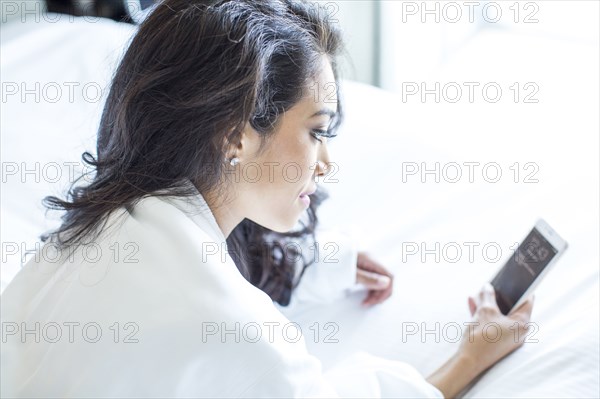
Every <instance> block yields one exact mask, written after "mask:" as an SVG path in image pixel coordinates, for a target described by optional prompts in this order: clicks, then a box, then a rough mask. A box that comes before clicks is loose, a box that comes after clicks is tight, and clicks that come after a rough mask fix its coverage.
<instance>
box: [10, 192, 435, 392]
mask: <svg viewBox="0 0 600 399" xmlns="http://www.w3.org/2000/svg"><path fill="white" fill-rule="evenodd" d="M353 251H354V252H353ZM345 253H346V255H344V256H346V261H345V262H339V263H337V264H326V265H325V264H321V263H319V262H317V263H315V264H313V265H312V266H310V267H309V268H308V269H307V271H306V273H305V276H304V279H303V283H302V284H301V285H300V286H299V288H298V290H297V291H295V292H294V294H293V297H292V305H294V304H295V305H297V304H298V303H299V301H300V302H301V301H310V300H320V299H324V298H329V299H331V298H332V297H335V296H339V295H340V293H341V292H343V290H344V288H348V287H349V286H351V285H353V284H354V280H355V272H356V264H355V263H356V252H355V250H353V249H346V252H345ZM325 266H326V267H325ZM1 310H2V313H1V318H2V360H1V361H2V364H1V366H2V368H1V373H2V374H1V377H2V384H1V385H2V388H1V393H2V396H3V397H6V396H18V397H211V398H218V397H253V398H260V397H347V396H361V397H365V396H368V397H381V396H393V397H403V396H404V397H442V395H441V393H440V391H439V390H437V389H436V388H435V387H434V386H432V385H430V384H429V383H428V382H427V381H426V380H425V379H424V378H423V376H422V375H420V374H419V373H418V372H417V371H416V370H415V369H414V368H412V367H411V366H409V365H407V364H404V363H401V362H397V361H391V360H386V359H381V358H378V357H375V356H371V355H369V354H366V353H364V352H358V353H357V354H356V355H355V356H352V357H350V358H349V359H348V360H346V361H345V362H343V363H341V364H339V365H338V366H337V367H335V368H333V369H331V370H327V372H324V371H323V370H322V366H321V363H320V361H319V360H318V359H317V358H316V357H315V356H312V355H311V354H309V353H308V352H307V349H306V345H305V340H304V337H303V336H302V335H300V334H298V333H299V330H298V329H297V328H296V325H295V324H293V323H291V322H290V320H288V319H286V317H285V316H284V315H283V314H282V313H281V312H280V311H279V310H278V306H277V305H276V304H274V303H273V302H272V301H271V299H270V298H269V296H268V295H267V294H265V293H264V292H263V291H261V290H259V289H258V288H256V287H254V286H253V285H251V284H250V283H249V282H247V281H246V280H245V279H244V278H243V277H242V275H241V274H240V273H239V271H238V269H237V268H236V266H235V264H234V262H233V260H232V258H231V257H230V255H229V254H228V253H227V247H226V242H225V237H224V236H223V233H222V232H221V230H220V229H219V226H218V225H217V223H216V220H215V219H214V216H213V214H212V213H211V211H210V209H209V208H208V206H207V204H206V202H205V201H204V199H203V197H202V196H201V195H200V194H199V193H198V195H197V196H195V197H194V198H191V199H181V198H175V197H167V198H164V197H157V196H149V197H146V198H144V199H142V200H141V201H140V202H139V203H138V204H137V205H136V206H135V208H134V210H133V212H131V213H129V212H127V211H125V210H124V209H122V210H120V211H119V212H117V213H115V214H113V215H112V216H111V217H110V218H109V222H108V224H107V228H105V229H104V233H103V234H102V235H101V236H100V237H99V238H98V239H97V240H96V241H95V242H94V243H90V244H88V245H85V246H82V247H80V248H79V249H78V250H77V251H76V252H75V253H74V254H71V255H69V254H67V253H59V252H58V251H56V247H55V246H53V245H52V244H46V245H45V246H44V247H42V250H41V251H39V252H38V253H37V254H36V256H35V257H32V259H31V260H30V261H29V262H28V263H27V264H26V266H25V267H24V268H23V269H22V270H21V271H20V272H19V273H18V275H17V276H16V277H15V279H14V280H13V281H12V282H11V283H10V284H9V286H8V287H7V288H6V290H5V292H4V293H3V295H2V297H1Z"/></svg>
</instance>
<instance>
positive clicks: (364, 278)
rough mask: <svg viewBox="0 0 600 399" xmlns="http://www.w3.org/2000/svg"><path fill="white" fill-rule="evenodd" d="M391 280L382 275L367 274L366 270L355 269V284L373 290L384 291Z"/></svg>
mask: <svg viewBox="0 0 600 399" xmlns="http://www.w3.org/2000/svg"><path fill="white" fill-rule="evenodd" d="M391 281H392V280H391V279H390V278H389V277H388V276H385V275H383V274H379V273H373V272H368V271H366V270H362V269H357V271H356V282H357V283H359V284H362V285H364V286H365V287H367V288H369V289H373V290H383V289H386V288H387V287H388V286H389V285H390V282H391Z"/></svg>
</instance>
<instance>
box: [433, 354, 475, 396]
mask: <svg viewBox="0 0 600 399" xmlns="http://www.w3.org/2000/svg"><path fill="white" fill-rule="evenodd" d="M479 374H480V371H479V370H478V366H477V361H476V360H475V359H471V358H469V357H468V356H466V355H464V354H461V353H456V354H455V355H454V356H452V357H451V358H450V359H448V361H447V362H446V363H444V364H443V365H442V366H441V367H440V368H439V369H437V370H436V371H435V372H434V373H433V374H431V375H430V376H429V377H427V381H428V382H429V383H430V384H431V385H433V386H435V387H436V388H437V389H439V390H440V391H441V392H442V394H443V395H444V398H454V397H455V396H456V395H457V394H458V393H459V392H460V391H462V390H463V389H464V388H465V387H466V386H467V385H468V384H469V383H470V382H471V381H473V380H474V379H475V378H476V377H477V376H478V375H479Z"/></svg>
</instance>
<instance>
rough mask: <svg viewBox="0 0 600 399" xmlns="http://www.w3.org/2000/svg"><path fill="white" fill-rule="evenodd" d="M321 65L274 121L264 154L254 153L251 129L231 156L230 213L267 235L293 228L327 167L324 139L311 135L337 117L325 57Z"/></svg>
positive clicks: (255, 139)
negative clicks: (232, 199)
mask: <svg viewBox="0 0 600 399" xmlns="http://www.w3.org/2000/svg"><path fill="white" fill-rule="evenodd" d="M322 62H323V67H322V69H321V73H320V74H319V75H318V78H317V81H316V82H315V84H314V85H313V86H311V87H310V89H309V90H307V92H306V95H305V96H304V98H303V99H302V100H301V101H299V102H298V103H297V104H296V105H295V106H294V107H292V108H291V109H290V110H288V112H286V113H284V114H283V115H282V116H281V117H280V124H279V128H278V129H277V131H276V132H275V133H274V134H273V135H272V136H271V137H270V139H269V142H268V144H267V147H266V149H264V152H263V153H261V154H260V155H258V154H257V150H258V148H259V145H260V138H259V136H258V134H257V133H256V131H254V130H253V129H251V128H248V129H247V130H246V131H245V132H244V134H243V137H242V140H241V143H240V146H239V147H238V149H237V152H236V156H238V157H239V158H240V163H239V164H238V165H237V166H236V167H235V168H236V171H235V174H233V175H232V176H230V177H233V178H234V181H235V180H237V181H235V184H234V186H235V192H236V195H235V197H236V200H235V201H236V202H237V207H236V208H237V209H240V210H241V212H242V215H240V216H243V217H245V218H248V219H250V220H252V221H253V222H255V223H258V224H260V225H261V226H264V227H266V228H268V229H271V230H273V231H277V232H287V231H290V230H292V229H293V228H294V226H295V225H296V223H297V222H298V219H299V217H300V216H301V215H302V214H303V212H305V210H306V209H307V208H308V205H309V203H310V199H309V197H308V195H304V194H306V193H309V194H312V193H313V192H314V191H315V190H316V187H317V184H316V182H315V179H316V177H317V176H323V175H324V174H325V172H326V170H324V168H326V167H327V166H328V164H329V162H330V161H329V155H328V153H327V138H326V137H320V136H319V135H318V133H314V131H315V130H324V131H327V129H328V127H329V125H330V123H331V119H332V116H333V115H334V114H335V113H336V112H337V93H336V90H335V87H336V86H335V78H334V75H333V71H332V69H331V65H330V63H329V61H328V59H327V58H326V57H325V56H324V57H323V59H322ZM315 136H316V137H317V138H315ZM319 140H321V141H319ZM240 221H241V220H240Z"/></svg>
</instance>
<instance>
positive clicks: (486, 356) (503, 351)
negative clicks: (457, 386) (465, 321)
mask: <svg viewBox="0 0 600 399" xmlns="http://www.w3.org/2000/svg"><path fill="white" fill-rule="evenodd" d="M468 302H469V310H470V311H471V316H473V317H474V319H473V322H474V323H478V324H477V325H473V326H472V327H469V328H468V329H467V331H465V334H464V336H463V338H462V341H461V345H460V348H459V352H460V353H461V354H462V355H465V356H467V357H469V358H471V359H474V361H475V362H476V363H477V365H478V368H480V369H481V371H483V370H485V369H487V368H489V367H491V366H493V365H494V364H495V363H496V362H498V361H499V360H500V359H502V358H503V357H505V356H506V355H508V354H509V353H511V352H513V351H514V350H515V349H517V348H519V347H520V346H521V345H523V342H524V341H525V338H526V336H527V327H526V325H527V323H529V319H530V317H531V311H532V308H533V296H532V297H530V298H529V299H528V300H527V301H526V302H524V303H523V304H522V305H521V306H520V307H519V308H518V309H515V310H513V311H512V312H511V313H510V314H508V315H506V316H505V315H503V314H502V313H501V312H500V309H499V308H498V304H497V303H496V294H495V292H494V287H493V286H492V285H491V284H489V283H487V284H486V285H485V286H484V287H483V288H482V289H481V291H480V292H479V295H478V296H477V297H475V298H474V297H469V300H468Z"/></svg>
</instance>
